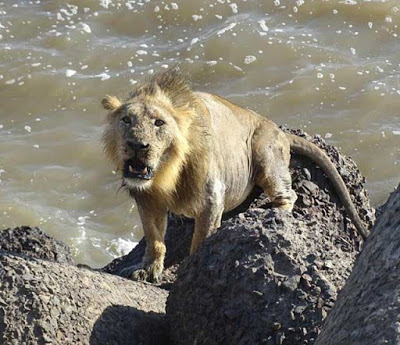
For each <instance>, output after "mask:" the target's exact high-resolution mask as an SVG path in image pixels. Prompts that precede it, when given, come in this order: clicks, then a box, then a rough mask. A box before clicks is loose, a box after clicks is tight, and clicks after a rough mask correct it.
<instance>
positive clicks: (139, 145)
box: [127, 139, 150, 151]
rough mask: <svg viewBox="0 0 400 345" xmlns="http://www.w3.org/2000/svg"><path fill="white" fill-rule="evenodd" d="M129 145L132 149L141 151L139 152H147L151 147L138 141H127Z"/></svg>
mask: <svg viewBox="0 0 400 345" xmlns="http://www.w3.org/2000/svg"><path fill="white" fill-rule="evenodd" d="M127 144H128V146H129V147H130V148H131V149H134V150H139V151H147V150H148V149H149V147H150V145H149V144H148V143H146V142H141V141H136V140H133V139H129V140H128V141H127Z"/></svg>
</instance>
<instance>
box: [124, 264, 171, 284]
mask: <svg viewBox="0 0 400 345" xmlns="http://www.w3.org/2000/svg"><path fill="white" fill-rule="evenodd" d="M162 271H163V265H162V264H159V263H157V262H154V263H152V264H151V265H148V266H147V267H145V268H140V269H136V270H134V271H132V273H131V275H130V278H131V279H132V280H136V281H147V282H150V283H159V282H160V280H161V276H162Z"/></svg>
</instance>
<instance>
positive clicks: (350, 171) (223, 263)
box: [167, 133, 374, 345]
mask: <svg viewBox="0 0 400 345" xmlns="http://www.w3.org/2000/svg"><path fill="white" fill-rule="evenodd" d="M297 134H300V135H303V136H304V134H302V133H297ZM307 138H308V139H310V138H309V137H307ZM312 141H314V142H315V143H316V144H317V145H318V146H320V147H322V148H323V149H325V150H326V152H327V153H328V155H329V156H330V157H331V159H332V161H333V162H334V163H335V164H336V166H337V167H338V170H339V171H341V172H342V173H343V174H344V176H343V178H344V179H345V182H346V184H347V186H348V188H349V190H350V193H351V194H353V196H354V203H355V205H356V207H357V208H358V209H359V212H360V215H361V218H362V219H364V221H366V223H369V224H371V223H372V222H373V221H374V212H373V210H372V209H371V207H370V205H369V201H368V198H367V196H366V194H365V191H364V189H363V182H364V179H363V177H362V176H361V175H360V173H359V171H358V169H357V168H356V166H355V164H354V163H353V162H352V161H351V160H350V159H348V158H346V157H344V156H342V155H341V154H340V153H339V152H338V151H337V150H336V149H335V148H333V147H331V146H328V145H326V144H325V142H324V141H323V140H322V139H321V138H320V137H315V138H313V139H312ZM292 177H293V186H294V189H295V190H296V192H297V194H298V197H299V198H298V201H297V203H296V206H295V208H294V211H293V214H288V213H286V212H283V211H280V210H275V209H268V208H267V207H268V199H267V198H266V197H265V196H263V195H261V197H259V198H258V199H256V200H255V201H254V202H253V203H252V204H251V206H250V208H249V209H248V210H247V211H245V212H243V213H239V214H238V215H236V216H234V217H232V218H231V219H229V220H226V221H225V222H223V225H222V226H221V228H220V230H218V231H217V232H216V234H215V235H213V236H211V237H210V238H208V239H207V240H206V241H205V243H204V245H202V246H201V248H199V250H198V252H197V253H196V254H195V255H193V256H191V257H189V258H188V259H187V260H185V261H184V263H183V264H182V265H181V266H180V268H179V270H178V278H177V280H176V282H175V283H174V285H173V286H172V289H171V292H170V295H169V298H168V302H167V317H168V321H169V323H170V325H171V329H170V331H171V336H172V338H173V341H174V344H177V345H179V344H195V343H197V344H207V345H212V344H271V345H272V344H290V345H292V344H312V343H313V342H314V341H315V339H316V336H317V335H318V333H319V330H320V326H321V324H322V321H323V320H324V318H325V317H326V315H327V313H328V312H329V310H330V309H331V308H332V306H333V305H334V302H335V300H336V297H337V293H338V291H339V290H340V289H341V288H342V286H343V285H344V283H345V280H346V278H347V277H348V275H349V274H350V271H351V268H352V265H353V262H354V259H355V256H356V255H357V253H358V251H359V248H360V244H361V242H362V241H361V239H360V237H359V236H358V235H357V233H356V230H355V228H354V226H353V225H352V224H351V222H350V220H348V219H347V217H346V216H345V213H344V211H343V210H342V208H341V207H340V206H339V205H340V204H339V200H338V197H337V196H336V195H335V193H334V191H333V189H332V186H331V184H330V182H329V181H327V180H326V178H325V176H324V174H323V173H322V171H321V170H320V169H319V168H318V167H315V164H314V163H311V162H309V160H308V159H306V158H302V157H294V159H293V160H292Z"/></svg>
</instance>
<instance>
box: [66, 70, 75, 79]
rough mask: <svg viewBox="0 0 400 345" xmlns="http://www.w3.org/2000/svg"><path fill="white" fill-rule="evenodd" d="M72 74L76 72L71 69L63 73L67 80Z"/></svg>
mask: <svg viewBox="0 0 400 345" xmlns="http://www.w3.org/2000/svg"><path fill="white" fill-rule="evenodd" d="M74 74H76V71H75V70H73V69H67V70H66V71H65V75H66V76H67V78H69V77H72V76H73V75H74Z"/></svg>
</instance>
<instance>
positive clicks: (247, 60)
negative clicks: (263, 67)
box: [243, 55, 257, 65]
mask: <svg viewBox="0 0 400 345" xmlns="http://www.w3.org/2000/svg"><path fill="white" fill-rule="evenodd" d="M256 60H257V58H256V57H255V56H254V55H247V56H246V57H245V58H244V61H243V62H244V64H245V65H249V64H251V63H253V62H254V61H256Z"/></svg>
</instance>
